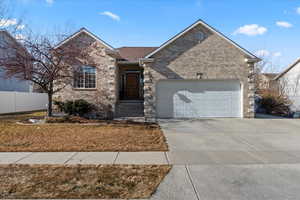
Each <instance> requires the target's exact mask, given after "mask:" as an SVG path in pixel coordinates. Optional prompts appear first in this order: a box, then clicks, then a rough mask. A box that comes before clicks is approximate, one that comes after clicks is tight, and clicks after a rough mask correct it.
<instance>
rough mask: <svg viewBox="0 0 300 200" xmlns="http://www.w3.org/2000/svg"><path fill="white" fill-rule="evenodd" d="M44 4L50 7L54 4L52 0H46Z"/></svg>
mask: <svg viewBox="0 0 300 200" xmlns="http://www.w3.org/2000/svg"><path fill="white" fill-rule="evenodd" d="M46 3H47V4H49V5H52V4H53V3H54V0H46Z"/></svg>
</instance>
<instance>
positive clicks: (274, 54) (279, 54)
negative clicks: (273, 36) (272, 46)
mask: <svg viewBox="0 0 300 200" xmlns="http://www.w3.org/2000/svg"><path fill="white" fill-rule="evenodd" d="M273 56H274V57H281V56H282V53H281V52H275V53H273Z"/></svg>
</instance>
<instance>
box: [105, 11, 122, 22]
mask: <svg viewBox="0 0 300 200" xmlns="http://www.w3.org/2000/svg"><path fill="white" fill-rule="evenodd" d="M100 14H101V15H105V16H108V17H110V18H112V19H113V20H116V21H120V20H121V18H120V16H118V15H116V14H114V13H112V12H109V11H105V12H102V13H100Z"/></svg>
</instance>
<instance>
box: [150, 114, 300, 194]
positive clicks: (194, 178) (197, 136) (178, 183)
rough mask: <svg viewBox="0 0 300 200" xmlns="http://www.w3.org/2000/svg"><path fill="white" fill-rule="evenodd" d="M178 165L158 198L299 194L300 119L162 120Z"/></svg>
mask: <svg viewBox="0 0 300 200" xmlns="http://www.w3.org/2000/svg"><path fill="white" fill-rule="evenodd" d="M160 125H161V127H162V129H163V131H164V133H165V135H166V137H167V142H168V144H169V147H170V152H168V153H167V156H168V160H169V162H170V163H172V164H174V168H173V170H172V171H171V173H170V174H169V175H168V176H167V178H166V179H165V181H164V182H163V183H162V184H161V186H160V188H159V190H158V192H157V193H156V194H155V195H154V197H153V199H198V200H199V199H201V200H227V199H228V200H244V199H246V200H248V199H249V200H250V199H251V200H252V199H253V200H260V199H261V200H265V199H270V200H277V199H278V200H282V199H289V200H291V199H295V200H296V199H300V120H290V119H201V120H161V121H160Z"/></svg>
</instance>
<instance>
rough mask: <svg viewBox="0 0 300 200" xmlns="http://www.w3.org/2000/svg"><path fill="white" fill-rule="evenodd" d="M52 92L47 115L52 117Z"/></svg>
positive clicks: (49, 97) (49, 96)
mask: <svg viewBox="0 0 300 200" xmlns="http://www.w3.org/2000/svg"><path fill="white" fill-rule="evenodd" d="M52 95H53V94H52V93H51V92H49V93H48V108H47V109H48V110H47V115H48V117H52Z"/></svg>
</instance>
